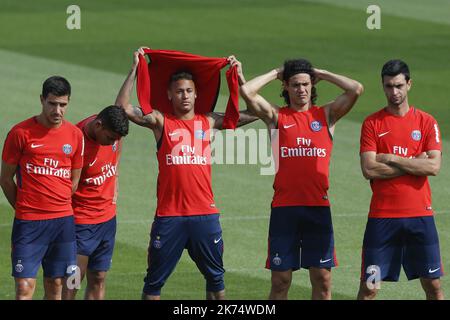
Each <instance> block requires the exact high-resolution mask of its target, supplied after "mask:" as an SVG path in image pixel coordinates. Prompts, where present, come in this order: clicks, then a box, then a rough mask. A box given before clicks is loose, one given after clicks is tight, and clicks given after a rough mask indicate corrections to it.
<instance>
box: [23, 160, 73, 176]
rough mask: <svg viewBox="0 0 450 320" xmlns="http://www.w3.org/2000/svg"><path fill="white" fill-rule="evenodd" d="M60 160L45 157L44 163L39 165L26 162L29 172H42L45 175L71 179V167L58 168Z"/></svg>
mask: <svg viewBox="0 0 450 320" xmlns="http://www.w3.org/2000/svg"><path fill="white" fill-rule="evenodd" d="M58 165H59V161H58V160H54V159H52V158H44V165H43V166H37V165H34V164H32V163H27V164H26V170H27V173H28V174H40V175H44V176H55V177H60V178H64V179H70V175H71V172H70V169H63V168H58Z"/></svg>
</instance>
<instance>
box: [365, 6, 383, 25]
mask: <svg viewBox="0 0 450 320" xmlns="http://www.w3.org/2000/svg"><path fill="white" fill-rule="evenodd" d="M366 12H367V13H369V14H370V16H369V17H368V18H367V21H366V26H367V29H369V30H375V29H377V30H379V29H381V9H380V7H379V6H377V5H375V4H371V5H370V6H368V7H367V10H366Z"/></svg>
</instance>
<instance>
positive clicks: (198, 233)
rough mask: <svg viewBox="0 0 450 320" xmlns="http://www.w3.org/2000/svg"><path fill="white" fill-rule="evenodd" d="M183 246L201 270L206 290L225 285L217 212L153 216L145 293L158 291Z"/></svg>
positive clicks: (179, 255)
mask: <svg viewBox="0 0 450 320" xmlns="http://www.w3.org/2000/svg"><path fill="white" fill-rule="evenodd" d="M184 249H187V250H188V253H189V256H190V257H191V258H192V260H193V261H194V262H195V264H196V265H197V267H198V269H199V270H200V272H201V273H202V274H203V276H204V278H205V280H206V291H210V292H218V291H221V290H223V289H224V288H225V286H224V281H223V276H224V273H225V269H224V268H223V259H222V258H223V239H222V229H221V227H220V222H219V214H209V215H201V216H187V217H156V218H155V220H154V221H153V225H152V230H151V233H150V244H149V249H148V269H147V276H146V277H145V279H144V282H145V285H144V289H143V292H144V293H145V294H147V295H160V293H161V288H162V287H163V285H164V283H165V282H166V280H167V278H168V277H169V276H170V274H171V273H172V272H173V270H174V269H175V266H176V264H177V263H178V261H179V260H180V257H181V255H182V253H183V250H184Z"/></svg>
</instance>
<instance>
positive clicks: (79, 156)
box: [72, 130, 84, 170]
mask: <svg viewBox="0 0 450 320" xmlns="http://www.w3.org/2000/svg"><path fill="white" fill-rule="evenodd" d="M76 139H77V145H78V147H77V150H76V151H75V153H74V155H73V158H72V170H73V169H81V168H82V167H83V156H84V137H83V133H82V132H81V130H77V136H76Z"/></svg>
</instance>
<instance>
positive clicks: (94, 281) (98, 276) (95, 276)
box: [87, 271, 106, 287]
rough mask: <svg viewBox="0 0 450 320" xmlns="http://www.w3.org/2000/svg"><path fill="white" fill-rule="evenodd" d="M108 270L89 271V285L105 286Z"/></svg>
mask: <svg viewBox="0 0 450 320" xmlns="http://www.w3.org/2000/svg"><path fill="white" fill-rule="evenodd" d="M105 279H106V272H105V271H88V276H87V280H88V285H90V286H95V287H103V286H104V284H105Z"/></svg>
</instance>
